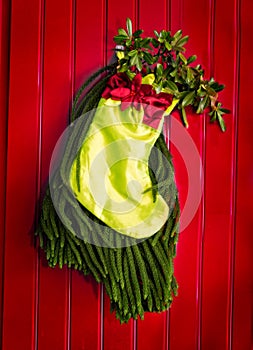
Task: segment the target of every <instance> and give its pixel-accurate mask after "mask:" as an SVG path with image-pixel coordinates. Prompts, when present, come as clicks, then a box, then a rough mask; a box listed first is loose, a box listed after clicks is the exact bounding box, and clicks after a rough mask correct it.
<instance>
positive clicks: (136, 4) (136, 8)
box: [134, 0, 140, 30]
mask: <svg viewBox="0 0 253 350" xmlns="http://www.w3.org/2000/svg"><path fill="white" fill-rule="evenodd" d="M139 13H140V4H139V0H134V17H135V25H136V28H135V29H136V30H138V29H139V26H140V18H139Z"/></svg>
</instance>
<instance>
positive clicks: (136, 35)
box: [133, 29, 143, 38]
mask: <svg viewBox="0 0 253 350" xmlns="http://www.w3.org/2000/svg"><path fill="white" fill-rule="evenodd" d="M142 33H143V30H142V29H139V30H136V31H135V32H134V33H133V37H134V38H137V37H139V36H140V35H141V34H142Z"/></svg>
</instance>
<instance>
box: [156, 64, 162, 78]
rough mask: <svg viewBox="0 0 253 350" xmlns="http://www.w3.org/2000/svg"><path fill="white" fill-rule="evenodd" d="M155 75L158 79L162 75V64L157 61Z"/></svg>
mask: <svg viewBox="0 0 253 350" xmlns="http://www.w3.org/2000/svg"><path fill="white" fill-rule="evenodd" d="M156 75H157V77H158V79H160V78H161V77H162V75H163V66H162V65H161V63H157V65H156Z"/></svg>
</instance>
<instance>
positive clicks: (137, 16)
mask: <svg viewBox="0 0 253 350" xmlns="http://www.w3.org/2000/svg"><path fill="white" fill-rule="evenodd" d="M132 1H133V6H134V11H135V25H136V28H135V29H136V30H138V29H139V26H140V0H132ZM132 334H133V345H132V346H133V350H137V342H138V322H137V320H133V322H132Z"/></svg>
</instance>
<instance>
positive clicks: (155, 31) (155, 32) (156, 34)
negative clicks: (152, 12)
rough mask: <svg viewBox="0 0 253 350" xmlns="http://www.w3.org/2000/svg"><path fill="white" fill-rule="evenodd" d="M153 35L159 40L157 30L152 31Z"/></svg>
mask: <svg viewBox="0 0 253 350" xmlns="http://www.w3.org/2000/svg"><path fill="white" fill-rule="evenodd" d="M154 34H155V36H156V37H157V38H159V36H160V35H159V33H158V31H157V30H154Z"/></svg>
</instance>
